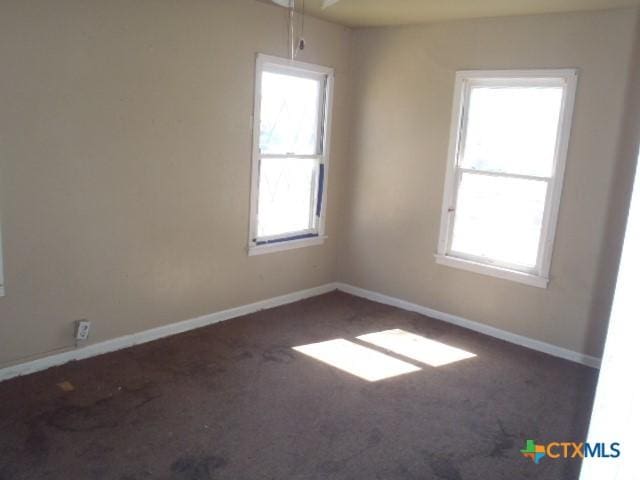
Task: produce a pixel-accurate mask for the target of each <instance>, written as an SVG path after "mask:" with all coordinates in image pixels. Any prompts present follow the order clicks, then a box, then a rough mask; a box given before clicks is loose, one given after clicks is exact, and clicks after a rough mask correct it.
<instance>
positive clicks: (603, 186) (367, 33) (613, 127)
mask: <svg viewBox="0 0 640 480" xmlns="http://www.w3.org/2000/svg"><path fill="white" fill-rule="evenodd" d="M635 26H636V11H635V10H617V11H607V12H598V13H579V14H560V15H544V16H528V17H514V18H502V19H485V20H474V21H463V22H452V23H442V24H433V25H428V26H421V27H404V28H385V29H363V30H358V31H356V33H355V34H354V39H353V41H354V47H353V48H354V51H353V58H354V64H353V65H352V69H353V72H354V75H353V81H354V87H353V91H354V95H355V97H354V111H353V120H352V124H353V125H354V129H353V133H352V134H353V139H352V158H351V165H350V180H349V185H350V188H349V191H350V194H349V202H348V205H349V206H350V210H349V212H348V214H347V217H346V219H345V223H344V225H345V226H348V227H349V229H348V230H347V232H348V235H347V238H346V240H345V241H346V245H345V248H343V249H341V253H340V257H341V261H340V265H341V270H340V277H341V279H342V280H344V281H346V282H349V283H353V284H355V285H357V286H360V287H364V288H368V289H371V290H375V291H379V292H382V293H386V294H389V295H393V296H397V297H400V298H403V299H406V300H409V301H412V302H415V303H418V304H421V305H425V306H428V307H431V308H435V309H437V310H441V311H444V312H447V313H451V314H455V315H459V316H462V317H465V318H468V319H471V320H475V321H479V322H482V323H485V324H488V325H491V326H494V327H498V328H501V329H505V330H507V331H510V332H514V333H517V334H521V335H525V336H528V337H531V338H535V339H538V340H542V341H545V342H549V343H552V344H555V345H559V346H561V347H565V348H568V349H571V350H574V351H577V352H582V353H586V354H591V355H600V353H601V348H602V342H603V337H604V329H605V327H606V318H607V314H608V309H609V305H610V301H611V285H612V281H613V278H615V277H614V275H615V266H616V261H617V258H618V254H619V242H620V232H621V224H622V222H621V221H620V219H623V218H624V215H625V214H626V206H627V204H626V203H625V195H622V196H620V198H618V199H616V198H615V192H616V191H618V190H622V191H626V192H627V194H628V184H627V183H626V181H625V179H624V178H617V181H616V172H618V171H621V169H622V170H624V169H625V168H626V169H627V170H628V166H629V164H630V163H631V161H630V160H629V156H627V157H625V158H624V159H622V158H619V157H620V154H621V150H620V148H619V144H620V135H621V133H622V130H621V127H622V121H623V115H625V110H624V106H625V95H626V88H627V82H628V78H629V69H630V61H631V57H632V46H633V40H634V34H635ZM560 67H577V68H578V69H579V71H580V73H579V83H578V91H577V99H576V105H575V115H574V122H573V130H572V135H571V142H570V148H569V156H568V159H567V169H566V174H565V186H564V192H563V198H562V203H561V208H560V218H559V224H558V229H557V236H556V243H555V249H554V255H553V263H552V267H551V282H550V284H549V287H548V288H547V289H546V290H545V289H539V288H535V287H530V286H525V285H521V284H517V283H513V282H510V281H506V280H500V279H497V278H494V277H489V276H483V275H478V274H474V273H470V272H466V271H462V270H457V269H453V268H450V267H445V266H440V265H436V263H435V261H434V258H433V254H434V253H435V251H436V244H437V239H438V228H439V224H440V208H441V202H442V192H443V184H444V174H445V164H446V155H447V142H448V138H449V124H450V119H451V107H452V95H453V86H454V73H455V71H456V70H460V69H508V68H560ZM633 142H637V139H634V140H633ZM636 145H637V143H636ZM621 163H623V164H624V165H621ZM613 206H615V207H616V208H615V209H612V208H611V207H613ZM609 214H611V217H608V215H609ZM612 217H613V218H612ZM612 225H613V228H614V231H611V230H608V229H607V227H611V226H612ZM603 278H606V280H605V281H604V282H603V281H602V279H603Z"/></svg>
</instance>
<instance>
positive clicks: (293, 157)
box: [249, 55, 333, 255]
mask: <svg viewBox="0 0 640 480" xmlns="http://www.w3.org/2000/svg"><path fill="white" fill-rule="evenodd" d="M332 86H333V70H332V69H330V68H326V67H320V66H316V65H310V64H307V63H301V62H297V61H291V60H286V59H282V58H277V57H270V56H266V55H258V59H257V62H256V97H255V107H254V108H255V111H254V133H253V143H254V145H253V168H252V185H251V225H250V237H249V254H250V255H255V254H260V253H266V252H270V251H275V250H284V249H288V248H296V247H301V246H307V245H314V244H319V243H321V242H322V241H323V240H324V218H325V204H326V175H327V164H328V153H329V131H330V117H331V115H330V112H331V91H332Z"/></svg>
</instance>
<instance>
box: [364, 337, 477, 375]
mask: <svg viewBox="0 0 640 480" xmlns="http://www.w3.org/2000/svg"><path fill="white" fill-rule="evenodd" d="M358 340H362V341H363V342H367V343H371V344H372V345H376V346H377V347H381V348H384V349H385V350H389V351H391V352H393V353H397V354H398V355H402V356H404V357H408V358H411V359H413V360H416V361H418V362H422V363H426V364H427V365H431V366H432V367H440V366H442V365H447V364H449V363H454V362H458V361H460V360H465V359H467V358H472V357H475V356H476V355H475V354H474V353H471V352H467V351H466V350H462V349H461V348H456V347H451V346H449V345H447V344H445V343H442V342H438V341H436V340H431V339H429V338H425V337H422V336H420V335H416V334H415V333H409V332H406V331H404V330H401V329H399V328H395V329H393V330H385V331H383V332H376V333H369V334H366V335H360V336H359V337H358Z"/></svg>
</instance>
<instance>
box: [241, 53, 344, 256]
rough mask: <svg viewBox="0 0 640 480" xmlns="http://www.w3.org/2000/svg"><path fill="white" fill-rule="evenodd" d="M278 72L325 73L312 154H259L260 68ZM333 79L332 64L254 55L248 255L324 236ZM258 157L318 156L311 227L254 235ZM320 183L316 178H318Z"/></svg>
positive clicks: (316, 240) (304, 243)
mask: <svg viewBox="0 0 640 480" xmlns="http://www.w3.org/2000/svg"><path fill="white" fill-rule="evenodd" d="M264 71H268V72H278V73H285V74H287V75H297V76H301V77H305V76H306V77H308V76H312V77H313V78H317V77H318V76H325V77H326V85H325V92H324V107H323V108H324V110H323V112H322V113H323V116H322V123H321V125H320V127H321V132H320V133H321V135H322V136H321V138H319V139H318V142H319V144H320V146H321V151H320V152H319V153H318V154H315V155H293V154H261V153H260V105H261V89H262V72H264ZM333 83H334V71H333V69H332V68H329V67H324V66H320V65H314V64H311V63H305V62H299V61H296V60H290V59H287V58H281V57H274V56H271V55H264V54H258V55H257V58H256V76H255V98H254V107H253V108H254V111H253V153H252V165H251V207H250V214H249V215H250V225H249V247H248V253H249V255H260V254H263V253H270V252H277V251H282V250H289V249H293V248H300V247H306V246H311V245H319V244H321V243H323V242H324V240H325V239H326V238H327V236H326V235H325V219H326V206H327V185H328V174H329V152H330V149H331V114H332V110H333V108H332V106H333ZM261 158H301V159H302V158H315V159H318V161H319V164H320V165H321V167H320V170H319V171H322V172H323V173H322V182H321V183H322V185H320V188H322V191H321V192H320V193H319V194H318V192H316V201H315V202H313V205H314V208H316V207H317V202H320V212H319V215H317V217H318V218H317V220H316V226H315V228H312V229H308V230H304V231H300V232H289V233H287V234H286V235H278V236H273V237H263V238H260V239H257V227H258V188H259V187H258V186H259V173H260V159H261ZM318 183H320V182H318Z"/></svg>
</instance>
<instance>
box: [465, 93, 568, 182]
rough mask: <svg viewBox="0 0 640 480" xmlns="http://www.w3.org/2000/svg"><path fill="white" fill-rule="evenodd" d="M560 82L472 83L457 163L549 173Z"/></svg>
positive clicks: (511, 170) (557, 112)
mask: <svg viewBox="0 0 640 480" xmlns="http://www.w3.org/2000/svg"><path fill="white" fill-rule="evenodd" d="M562 95H563V88H562V87H472V88H471V91H470V97H469V113H468V117H467V132H466V139H465V142H464V152H463V158H462V160H461V165H462V166H463V167H464V168H470V169H477V170H490V171H494V172H506V173H517V174H522V175H535V176H541V177H550V176H551V175H552V173H553V158H554V152H555V145H556V137H557V130H558V120H559V118H560V106H561V103H562Z"/></svg>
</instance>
